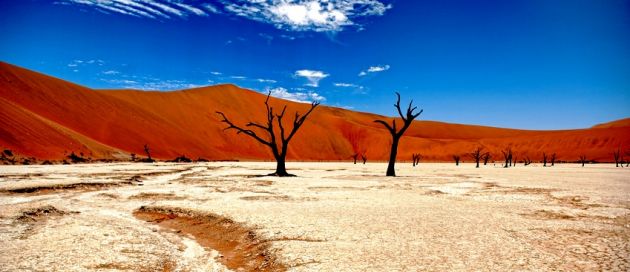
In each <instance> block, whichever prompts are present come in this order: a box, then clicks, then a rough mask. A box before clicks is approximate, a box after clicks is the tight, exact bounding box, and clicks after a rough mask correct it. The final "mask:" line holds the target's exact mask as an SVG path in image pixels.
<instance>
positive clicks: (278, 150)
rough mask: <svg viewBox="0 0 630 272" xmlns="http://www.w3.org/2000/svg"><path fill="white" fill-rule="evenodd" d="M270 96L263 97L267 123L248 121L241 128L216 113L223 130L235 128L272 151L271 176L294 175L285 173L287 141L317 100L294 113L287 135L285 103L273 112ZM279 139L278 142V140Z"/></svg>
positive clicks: (221, 113)
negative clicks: (272, 171)
mask: <svg viewBox="0 0 630 272" xmlns="http://www.w3.org/2000/svg"><path fill="white" fill-rule="evenodd" d="M270 96H271V92H269V94H267V99H265V108H266V109H267V123H266V124H261V123H256V122H249V123H247V124H246V125H245V127H247V128H242V127H240V126H237V125H235V124H234V123H232V122H231V121H230V120H229V119H228V118H227V117H226V116H225V114H223V112H220V111H217V114H219V115H220V116H221V118H223V120H221V122H223V123H226V124H227V125H228V127H227V128H225V129H224V130H229V129H234V130H236V134H241V133H243V134H245V135H247V136H249V137H251V138H254V139H255V140H256V141H258V142H260V143H261V144H263V145H266V146H268V147H269V148H270V149H271V152H272V153H273V156H274V158H275V159H276V162H277V164H276V172H274V173H271V174H270V175H271V176H279V177H289V176H294V175H291V174H289V173H287V168H286V166H285V162H286V157H287V150H288V147H289V142H290V141H291V139H293V136H295V134H296V133H297V131H298V129H300V127H302V125H303V124H304V121H306V118H307V117H308V116H309V115H310V114H311V112H313V110H314V109H315V108H316V107H317V106H318V105H319V102H315V101H314V102H312V103H311V108H310V109H309V110H308V111H307V112H306V113H305V114H304V115H300V114H299V113H297V112H296V113H295V117H294V119H293V128H292V129H291V131H290V132H289V135H285V128H284V125H283V124H282V118H283V117H284V113H285V112H286V110H287V106H286V105H285V106H284V108H283V109H282V111H281V112H280V114H274V112H273V107H271V106H269V97H270ZM274 120H275V121H276V123H278V128H279V132H280V134H279V135H276V131H275V130H274ZM248 128H256V129H259V130H261V131H263V132H265V133H266V134H267V135H268V136H267V137H266V138H267V139H264V138H262V137H260V136H258V134H256V132H254V131H253V130H251V129H248ZM276 139H279V142H278V140H276Z"/></svg>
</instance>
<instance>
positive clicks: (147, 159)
mask: <svg viewBox="0 0 630 272" xmlns="http://www.w3.org/2000/svg"><path fill="white" fill-rule="evenodd" d="M144 153H145V154H147V158H146V159H144V160H143V162H154V161H155V160H153V158H151V149H149V145H148V144H144Z"/></svg>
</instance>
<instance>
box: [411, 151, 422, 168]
mask: <svg viewBox="0 0 630 272" xmlns="http://www.w3.org/2000/svg"><path fill="white" fill-rule="evenodd" d="M421 158H422V155H420V153H413V154H411V159H412V165H413V166H414V167H415V166H416V165H418V164H419V163H420V159H421Z"/></svg>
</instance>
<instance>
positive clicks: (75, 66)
mask: <svg viewBox="0 0 630 272" xmlns="http://www.w3.org/2000/svg"><path fill="white" fill-rule="evenodd" d="M103 64H105V61H103V60H100V59H89V60H79V59H76V60H73V61H71V62H70V63H68V64H67V65H66V66H68V68H70V69H72V71H74V72H78V71H79V69H78V68H79V67H87V66H90V65H98V66H103Z"/></svg>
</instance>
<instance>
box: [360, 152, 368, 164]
mask: <svg viewBox="0 0 630 272" xmlns="http://www.w3.org/2000/svg"><path fill="white" fill-rule="evenodd" d="M361 160H363V164H365V163H366V162H367V156H365V153H364V154H362V155H361Z"/></svg>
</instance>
